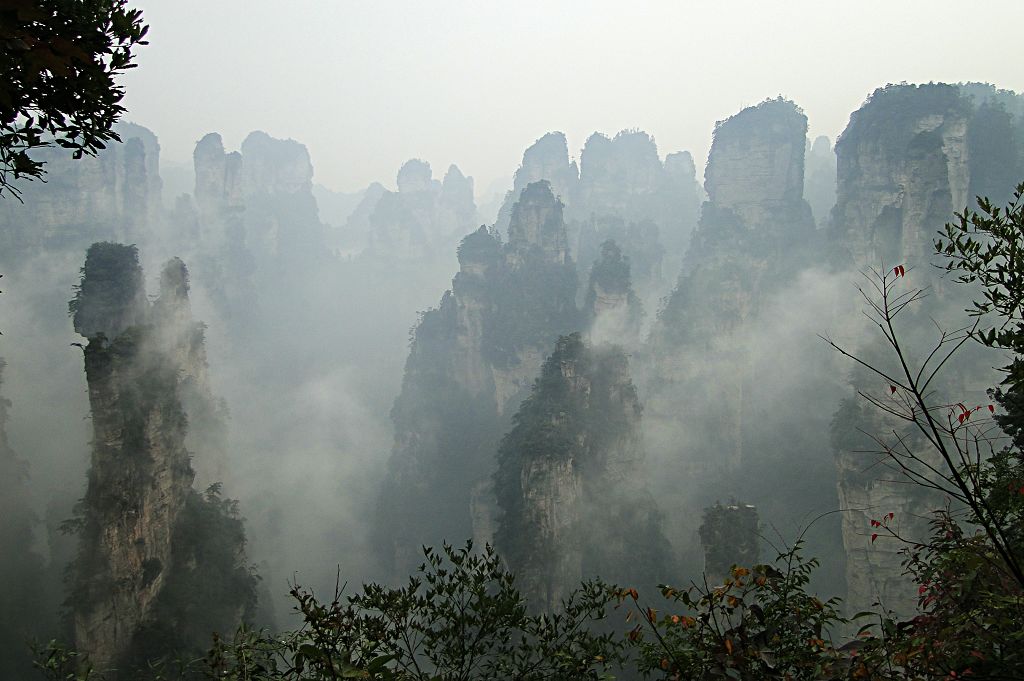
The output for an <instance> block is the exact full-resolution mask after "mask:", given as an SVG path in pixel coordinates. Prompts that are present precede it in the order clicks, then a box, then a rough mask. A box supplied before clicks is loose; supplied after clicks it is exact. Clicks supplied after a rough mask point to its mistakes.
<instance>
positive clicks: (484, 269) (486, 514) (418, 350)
mask: <svg viewBox="0 0 1024 681" xmlns="http://www.w3.org/2000/svg"><path fill="white" fill-rule="evenodd" d="M458 256H459V265H460V270H459V272H458V274H457V275H456V276H455V279H454V281H453V283H452V290H451V291H449V292H447V293H445V295H444V296H443V297H442V299H441V303H440V305H439V306H438V308H437V309H434V310H430V311H428V312H427V313H425V314H424V315H423V317H422V318H421V320H420V323H419V324H418V325H417V327H416V329H415V331H414V334H413V343H412V346H411V348H410V352H409V358H408V360H407V361H406V366H405V377H404V379H403V382H402V392H401V394H400V395H399V397H398V399H397V400H396V401H395V406H394V408H393V410H392V418H393V420H394V422H395V444H394V448H393V449H392V453H391V459H390V462H389V470H388V476H387V479H386V480H385V484H384V491H383V493H382V495H381V500H380V506H379V508H380V512H379V517H378V523H379V525H378V530H377V531H376V535H377V536H379V537H380V544H379V548H380V551H381V553H380V558H381V561H382V563H383V565H384V566H385V569H388V570H392V571H393V573H394V574H395V575H396V576H397V575H402V574H404V573H405V572H406V570H408V569H409V568H411V567H413V566H415V564H416V562H417V561H418V559H419V550H420V546H422V545H423V544H438V543H439V542H440V541H442V540H447V541H450V542H453V543H458V542H461V541H463V540H465V539H468V538H470V537H475V538H476V539H477V540H478V541H481V542H483V541H490V540H491V528H492V527H493V511H494V503H493V494H492V492H491V490H490V485H489V480H490V476H491V473H492V472H493V465H494V453H495V450H496V448H497V444H498V440H499V438H500V437H501V433H502V430H503V429H504V426H503V424H507V423H508V420H509V419H510V418H511V412H512V410H513V409H514V408H515V406H517V405H518V404H519V400H521V399H522V398H523V397H524V396H525V395H526V393H527V391H528V390H529V387H530V385H531V383H532V381H533V379H534V378H535V377H536V375H537V372H538V371H539V369H540V366H541V364H542V363H543V359H544V356H545V354H546V353H547V351H548V349H549V348H550V346H551V344H553V343H554V341H555V339H557V338H558V336H559V335H560V334H563V333H569V332H571V331H574V330H576V329H577V328H579V324H580V322H581V317H580V314H579V312H578V310H577V309H576V303H575V297H576V288H577V279H576V269H575V265H574V264H573V261H572V259H571V257H570V255H569V248H568V242H567V238H566V234H565V223H564V220H563V218H562V204H561V202H559V201H558V199H557V198H555V196H554V195H553V194H552V191H551V188H550V186H549V185H548V184H547V183H546V182H538V183H534V184H531V185H529V186H527V187H526V189H525V190H524V191H523V193H522V196H521V198H520V200H519V202H517V203H516V205H515V206H514V207H513V209H512V214H511V222H510V223H509V240H508V242H507V243H504V244H503V243H502V242H501V239H500V237H499V236H498V235H497V233H495V232H493V231H489V230H487V229H486V228H481V229H480V230H478V231H477V232H474V233H473V234H470V235H469V236H467V237H466V238H465V239H463V241H462V244H461V245H460V246H459V249H458Z"/></svg>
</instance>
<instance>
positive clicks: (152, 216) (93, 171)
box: [0, 123, 162, 263]
mask: <svg viewBox="0 0 1024 681" xmlns="http://www.w3.org/2000/svg"><path fill="white" fill-rule="evenodd" d="M115 129H116V130H117V131H118V133H119V134H120V135H121V138H122V140H123V141H122V143H121V144H117V143H112V144H110V145H109V146H108V147H107V148H106V149H104V150H102V151H100V152H99V154H98V155H97V156H95V157H92V156H86V157H83V158H82V159H79V160H74V159H73V158H72V157H71V153H70V152H69V151H67V150H64V149H41V150H40V151H39V152H38V156H39V159H40V160H42V161H44V162H45V163H46V177H45V179H46V182H45V183H44V182H40V181H35V182H26V183H24V185H23V187H22V189H23V197H22V198H23V200H24V202H19V201H4V202H2V203H0V253H2V256H0V257H2V258H3V259H4V260H6V261H9V262H12V263H17V262H18V261H19V260H22V259H25V258H26V257H29V256H32V255H35V254H37V253H38V252H40V251H42V250H51V251H56V250H60V251H65V252H75V251H77V252H81V250H84V249H85V248H86V247H87V246H88V245H89V244H90V243H92V242H93V241H96V240H98V239H122V240H125V241H131V242H139V243H141V242H143V241H146V240H149V239H152V238H153V236H152V235H153V233H154V232H156V229H155V228H157V227H158V220H159V216H160V211H161V209H162V206H161V181H160V174H159V161H160V145H159V144H158V143H157V139H156V136H155V135H154V134H153V133H152V132H150V131H149V130H147V129H146V128H143V127H141V126H138V125H133V124H130V123H122V124H119V125H118V126H116V128H115Z"/></svg>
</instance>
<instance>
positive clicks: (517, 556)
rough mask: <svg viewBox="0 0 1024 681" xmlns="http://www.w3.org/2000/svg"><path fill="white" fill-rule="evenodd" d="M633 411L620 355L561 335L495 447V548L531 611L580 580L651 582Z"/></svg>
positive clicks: (657, 558) (649, 518)
mask: <svg viewBox="0 0 1024 681" xmlns="http://www.w3.org/2000/svg"><path fill="white" fill-rule="evenodd" d="M640 414H641V408H640V403H639V400H638V399H637V395H636V390H635V388H634V387H633V384H632V381H631V380H630V377H629V369H628V365H627V361H626V357H625V356H624V355H623V354H622V352H621V350H618V349H610V348H607V347H605V348H589V347H587V346H586V345H585V344H584V342H583V340H582V338H581V336H580V335H579V334H573V335H571V336H566V337H562V338H560V339H559V340H558V342H557V344H556V345H555V350H554V353H553V354H552V355H551V356H550V357H549V358H548V359H547V360H546V361H545V363H544V367H543V369H542V370H541V373H540V376H539V377H538V379H537V381H536V382H535V383H534V386H533V390H532V392H531V393H530V396H529V397H528V398H527V399H526V400H525V401H524V402H523V403H522V406H521V407H520V408H519V411H518V412H517V413H516V415H515V418H514V419H513V421H514V424H515V425H514V427H513V428H512V430H511V431H510V432H509V433H508V435H506V436H505V438H504V439H503V441H502V444H501V447H500V449H499V450H498V470H497V472H496V474H495V477H494V485H495V491H496V494H497V499H498V505H499V508H500V516H499V524H498V530H497V533H496V536H495V545H496V546H497V548H498V550H499V552H500V553H501V554H502V556H503V557H504V558H505V560H506V561H507V562H508V564H509V567H510V568H511V570H512V571H513V572H514V573H515V574H516V579H517V581H518V584H519V587H520V588H521V589H522V591H523V593H524V594H525V595H526V597H527V599H528V601H529V602H530V603H531V604H532V606H533V607H534V608H535V609H536V610H541V611H552V610H557V609H558V607H559V606H560V604H561V602H562V600H563V599H564V598H566V597H567V596H568V595H569V593H570V592H571V591H572V590H574V589H575V588H577V587H578V586H579V584H580V581H581V580H582V579H583V578H584V577H594V576H597V575H600V576H601V577H602V578H604V579H607V580H610V581H611V582H614V583H639V584H651V585H653V584H654V583H655V581H656V579H657V577H659V576H661V577H663V576H664V575H663V573H662V571H664V570H665V568H666V565H665V555H666V554H667V544H666V542H665V540H664V537H662V535H661V528H660V516H659V515H658V513H657V511H656V510H655V507H654V503H653V500H652V499H651V497H650V495H649V494H648V493H647V491H646V488H645V487H644V485H643V483H642V482H641V481H642V480H643V475H642V474H641V469H642V468H643V465H644V451H643V439H642V435H641V431H640Z"/></svg>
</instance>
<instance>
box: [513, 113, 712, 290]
mask: <svg viewBox="0 0 1024 681" xmlns="http://www.w3.org/2000/svg"><path fill="white" fill-rule="evenodd" d="M541 179H543V180H547V181H548V182H549V183H550V184H551V187H552V191H554V192H555V195H556V196H558V197H559V198H560V199H561V200H562V202H563V203H564V204H565V215H566V224H567V232H568V236H569V245H570V247H571V249H572V251H573V253H575V254H577V256H578V260H579V262H592V261H593V260H595V259H596V258H598V257H599V255H600V249H601V244H602V243H604V242H605V241H607V240H609V239H613V240H615V242H616V243H618V244H619V246H620V248H622V250H623V252H624V253H625V254H626V255H628V256H629V258H630V260H631V261H632V263H633V270H634V276H635V277H636V279H637V284H638V287H639V288H640V289H641V291H640V295H641V297H642V298H644V299H647V298H653V299H656V298H657V296H658V295H660V294H661V293H663V291H662V289H660V288H659V282H661V281H662V277H663V272H664V271H665V270H666V268H667V270H668V271H670V272H674V271H675V269H676V268H678V266H679V263H680V260H681V257H682V253H683V250H684V249H685V246H686V244H687V243H688V241H689V238H690V233H691V232H692V231H693V228H694V226H695V224H696V219H697V212H698V207H699V203H698V200H697V183H696V179H695V171H694V167H693V159H692V158H691V157H690V155H689V154H688V153H686V152H678V153H675V154H669V155H668V156H667V157H666V159H665V162H664V163H662V161H661V159H660V157H659V156H658V148H657V146H656V145H655V143H654V140H653V138H651V137H650V136H649V135H648V134H647V133H644V132H641V131H623V132H620V133H619V134H617V135H615V137H612V138H609V137H607V136H605V135H602V134H600V133H595V134H593V135H591V136H590V138H589V139H588V140H587V142H586V144H585V145H584V148H583V150H582V152H581V154H580V166H579V167H577V165H576V163H575V162H574V161H570V160H569V152H568V145H567V144H566V141H565V136H564V135H563V134H562V133H560V132H552V133H548V134H547V135H544V136H543V137H541V138H540V139H539V140H537V141H536V142H535V143H534V144H533V145H532V146H531V147H529V148H528V149H527V150H526V152H525V153H524V154H523V162H522V165H521V166H520V167H519V170H517V171H516V174H515V180H514V186H513V188H512V191H511V192H510V193H509V194H508V195H507V196H506V198H505V204H504V205H503V206H502V209H501V211H500V212H499V216H498V222H497V225H496V226H497V228H498V230H499V231H504V230H505V229H506V228H507V225H508V220H509V217H510V216H511V206H512V205H513V203H514V202H515V201H517V200H518V199H519V196H520V194H521V193H522V191H523V189H524V188H525V187H526V185H527V184H529V183H530V182H535V181H537V180H541ZM666 258H667V259H666Z"/></svg>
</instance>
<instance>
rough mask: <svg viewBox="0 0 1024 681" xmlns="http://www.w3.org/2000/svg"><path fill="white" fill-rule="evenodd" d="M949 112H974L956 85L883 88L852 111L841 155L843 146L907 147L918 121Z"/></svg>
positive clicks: (841, 141)
mask: <svg viewBox="0 0 1024 681" xmlns="http://www.w3.org/2000/svg"><path fill="white" fill-rule="evenodd" d="M947 112H948V113H953V114H958V115H963V116H967V115H968V114H969V112H970V102H969V100H967V99H966V98H965V97H961V95H960V90H959V88H957V87H956V86H954V85H946V84H943V83H927V84H924V85H908V84H907V83H900V84H896V85H894V84H889V85H886V86H885V87H880V88H878V89H876V90H875V91H874V92H872V93H871V95H870V96H869V97H868V98H867V100H866V101H865V102H864V104H863V105H862V106H861V107H860V109H858V110H857V111H854V112H853V113H852V114H850V123H849V125H847V126H846V130H844V131H843V134H842V135H840V137H839V139H838V140H836V150H837V154H839V155H840V157H842V156H843V154H842V151H841V148H842V147H849V148H855V147H857V146H858V145H860V144H861V143H871V144H877V145H878V146H879V147H880V148H891V149H905V148H906V147H907V145H908V144H909V143H910V142H911V140H912V139H913V138H914V137H915V136H916V135H917V127H916V126H915V125H913V124H912V123H913V122H914V121H916V120H917V119H919V118H921V117H924V116H930V115H934V114H936V113H947Z"/></svg>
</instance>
